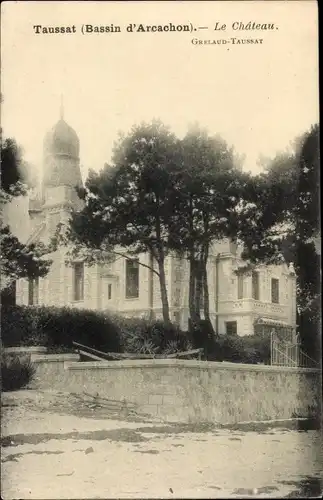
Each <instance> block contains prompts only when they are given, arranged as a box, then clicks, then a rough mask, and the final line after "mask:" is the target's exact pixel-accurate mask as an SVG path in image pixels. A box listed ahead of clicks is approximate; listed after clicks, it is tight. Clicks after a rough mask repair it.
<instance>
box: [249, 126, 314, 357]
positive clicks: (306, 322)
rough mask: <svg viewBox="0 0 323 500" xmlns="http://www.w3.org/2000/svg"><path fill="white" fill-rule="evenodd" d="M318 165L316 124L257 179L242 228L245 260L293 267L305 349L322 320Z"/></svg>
mask: <svg viewBox="0 0 323 500" xmlns="http://www.w3.org/2000/svg"><path fill="white" fill-rule="evenodd" d="M319 164H320V151H319V125H318V124H316V125H314V126H312V127H311V129H310V130H309V131H308V132H306V133H305V134H303V135H302V136H301V137H300V138H297V140H296V141H295V148H294V150H293V151H292V152H291V153H285V154H278V155H277V156H276V157H275V158H274V159H273V160H272V161H271V162H269V163H268V165H267V168H266V172H265V173H264V174H261V175H259V176H257V177H256V178H255V179H254V195H253V198H252V199H251V201H252V202H251V203H250V204H249V206H248V210H246V211H245V212H244V215H243V217H241V219H240V227H239V236H240V238H241V240H242V241H243V242H244V253H243V257H244V258H245V259H246V260H249V262H251V263H258V262H264V263H275V264H276V263H280V262H282V261H285V262H287V263H293V266H294V269H295V272H296V278H297V309H298V325H299V327H300V328H299V331H300V333H301V336H303V337H305V336H306V344H307V350H308V349H309V345H308V344H311V343H312V344H313V345H314V344H315V345H316V346H317V342H316V340H315V338H316V339H317V331H318V328H319V320H320V307H319V296H320V281H321V276H320V255H319V253H318V245H317V241H320V228H319V214H320V210H319V203H320V198H319V193H320V191H319V189H320V188H319V183H320V177H319V176H320V169H319ZM310 331H312V334H311V333H310ZM315 349H316V348H315V347H314V350H315ZM310 350H311V352H312V351H313V348H311V349H310ZM316 350H317V349H316Z"/></svg>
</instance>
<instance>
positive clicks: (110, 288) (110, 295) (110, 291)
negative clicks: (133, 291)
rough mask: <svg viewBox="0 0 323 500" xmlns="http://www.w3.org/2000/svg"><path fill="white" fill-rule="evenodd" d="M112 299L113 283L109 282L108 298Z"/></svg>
mask: <svg viewBox="0 0 323 500" xmlns="http://www.w3.org/2000/svg"><path fill="white" fill-rule="evenodd" d="M111 299H112V285H111V283H109V285H108V300H111Z"/></svg>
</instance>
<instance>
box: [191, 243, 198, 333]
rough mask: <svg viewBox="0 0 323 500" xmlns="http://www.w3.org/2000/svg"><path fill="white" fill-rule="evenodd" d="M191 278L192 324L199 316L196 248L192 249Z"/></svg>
mask: <svg viewBox="0 0 323 500" xmlns="http://www.w3.org/2000/svg"><path fill="white" fill-rule="evenodd" d="M189 261H190V280H189V313H190V320H191V322H192V326H193V325H194V324H195V323H197V322H198V316H197V315H196V304H195V301H196V293H195V292H196V281H195V280H196V260H195V256H194V250H191V254H190V259H189Z"/></svg>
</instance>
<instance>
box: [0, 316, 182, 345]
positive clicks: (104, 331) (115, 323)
mask: <svg viewBox="0 0 323 500" xmlns="http://www.w3.org/2000/svg"><path fill="white" fill-rule="evenodd" d="M1 316H2V318H1V321H2V342H3V345H4V347H16V346H40V345H42V346H46V347H47V349H48V351H49V352H66V351H67V350H71V349H73V344H72V342H73V341H74V342H78V343H80V344H84V345H86V346H89V347H93V348H94V349H98V350H102V351H106V352H107V351H110V352H132V353H138V354H139V353H140V354H143V353H145V354H147V353H151V354H152V353H156V354H161V353H163V352H167V353H171V352H176V351H184V350H187V349H190V348H191V344H190V342H189V339H188V337H187V335H186V334H185V333H183V332H181V331H180V329H179V328H177V327H176V326H173V325H170V326H169V325H166V324H165V323H164V322H162V321H149V320H147V319H143V318H125V317H122V316H118V315H110V314H106V313H103V312H97V311H89V310H78V309H72V308H67V307H64V308H56V307H32V308H31V307H25V306H10V307H9V306H8V307H3V308H2V310H1Z"/></svg>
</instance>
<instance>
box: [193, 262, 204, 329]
mask: <svg viewBox="0 0 323 500" xmlns="http://www.w3.org/2000/svg"><path fill="white" fill-rule="evenodd" d="M202 292H203V269H202V263H201V261H198V262H196V268H195V313H196V316H197V318H198V319H199V320H200V319H201V307H202V303H201V302H202V301H201V295H202Z"/></svg>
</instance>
